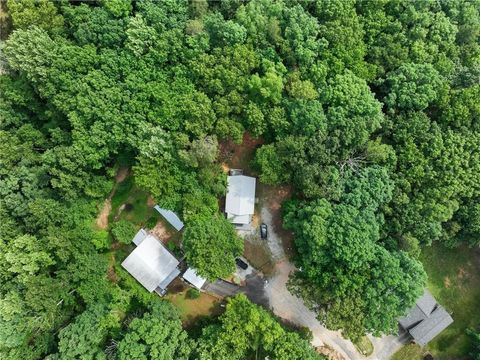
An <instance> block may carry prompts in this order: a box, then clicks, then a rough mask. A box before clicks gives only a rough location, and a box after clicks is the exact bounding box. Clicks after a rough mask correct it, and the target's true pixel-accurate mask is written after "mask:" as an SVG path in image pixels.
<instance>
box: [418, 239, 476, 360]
mask: <svg viewBox="0 0 480 360" xmlns="http://www.w3.org/2000/svg"><path fill="white" fill-rule="evenodd" d="M421 261H422V262H423V264H424V266H425V270H426V272H427V274H428V277H429V279H428V288H429V290H430V291H431V292H432V294H433V296H434V297H435V298H436V299H437V301H438V302H439V303H440V304H441V305H443V306H444V307H445V308H446V309H447V311H448V312H450V313H451V314H452V317H453V320H454V322H453V324H451V325H450V326H449V327H448V328H447V329H445V330H444V331H443V332H442V333H441V334H440V335H438V336H437V337H436V338H435V339H433V340H432V341H431V342H430V343H429V344H428V347H427V349H428V350H429V351H430V352H431V353H432V354H433V355H434V356H435V359H439V360H444V359H458V358H461V357H464V356H466V355H467V354H468V352H469V350H470V343H469V339H468V337H467V336H466V335H465V330H466V329H467V328H468V327H478V326H479V325H480V253H479V252H478V251H475V250H474V249H470V248H468V247H463V246H462V247H459V248H456V249H447V248H445V247H443V246H441V245H440V244H434V245H433V246H431V247H426V248H424V249H423V251H422V256H421Z"/></svg>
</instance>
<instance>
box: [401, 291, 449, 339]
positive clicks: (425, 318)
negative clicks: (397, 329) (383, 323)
mask: <svg viewBox="0 0 480 360" xmlns="http://www.w3.org/2000/svg"><path fill="white" fill-rule="evenodd" d="M398 322H399V323H400V325H401V326H402V327H403V328H404V329H405V330H407V331H408V332H409V333H410V335H411V336H412V337H413V339H414V340H415V342H416V343H417V344H419V345H421V346H424V345H426V344H427V343H428V342H429V341H430V340H432V339H433V338H434V337H435V336H437V335H438V334H439V333H441V332H442V331H443V330H444V329H445V328H446V327H447V326H448V325H450V324H451V323H452V322H453V319H452V317H451V316H450V314H448V312H447V311H446V310H445V309H444V308H443V307H442V306H440V305H438V304H437V302H436V300H435V299H434V297H433V296H432V294H430V293H429V292H428V291H427V290H425V292H424V294H423V295H422V297H420V298H419V299H418V300H417V302H416V303H415V305H414V306H413V307H412V308H411V309H410V310H409V311H408V313H407V315H405V316H404V317H402V318H400V319H399V320H398Z"/></svg>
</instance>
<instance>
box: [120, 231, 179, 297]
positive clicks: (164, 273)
mask: <svg viewBox="0 0 480 360" xmlns="http://www.w3.org/2000/svg"><path fill="white" fill-rule="evenodd" d="M145 234H146V236H144V235H145ZM142 238H143V239H142ZM140 239H141V241H140ZM133 240H134V242H135V244H136V245H137V243H138V245H137V247H136V248H135V250H133V251H132V252H131V253H130V255H128V257H127V258H126V259H125V260H124V261H123V262H122V267H123V268H124V269H125V270H127V271H128V272H129V273H130V274H131V275H132V276H133V277H134V278H135V279H136V280H137V281H138V282H139V283H140V284H142V285H143V286H144V287H145V288H146V289H147V290H148V291H149V292H153V291H155V292H157V293H158V294H159V295H164V294H165V293H166V291H167V286H168V285H169V284H170V283H171V282H172V281H173V280H174V279H175V278H176V277H177V276H178V275H179V274H180V270H179V269H178V264H179V261H178V260H177V259H176V258H175V257H174V256H173V255H172V254H171V253H170V252H169V251H168V250H167V249H166V248H165V246H163V244H162V243H161V242H160V240H158V239H157V238H156V237H155V236H153V235H152V234H148V233H146V231H145V230H143V229H141V230H140V231H139V232H138V233H137V235H135V237H134V239H133Z"/></svg>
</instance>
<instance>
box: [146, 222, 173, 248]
mask: <svg viewBox="0 0 480 360" xmlns="http://www.w3.org/2000/svg"><path fill="white" fill-rule="evenodd" d="M150 232H151V233H152V234H153V235H155V236H156V237H157V238H159V239H160V240H161V241H162V243H164V244H166V243H167V242H168V241H169V240H170V238H171V237H172V235H173V234H172V233H171V232H170V231H168V229H167V228H166V227H165V224H164V223H163V222H162V221H161V220H159V221H158V222H157V225H155V227H154V228H153V229H152V230H150Z"/></svg>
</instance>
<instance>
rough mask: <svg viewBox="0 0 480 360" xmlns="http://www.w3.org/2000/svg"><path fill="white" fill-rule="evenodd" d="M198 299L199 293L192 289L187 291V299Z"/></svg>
mask: <svg viewBox="0 0 480 360" xmlns="http://www.w3.org/2000/svg"><path fill="white" fill-rule="evenodd" d="M199 297H200V291H199V290H197V289H194V288H190V289H188V290H187V299H192V300H193V299H198V298H199Z"/></svg>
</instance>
